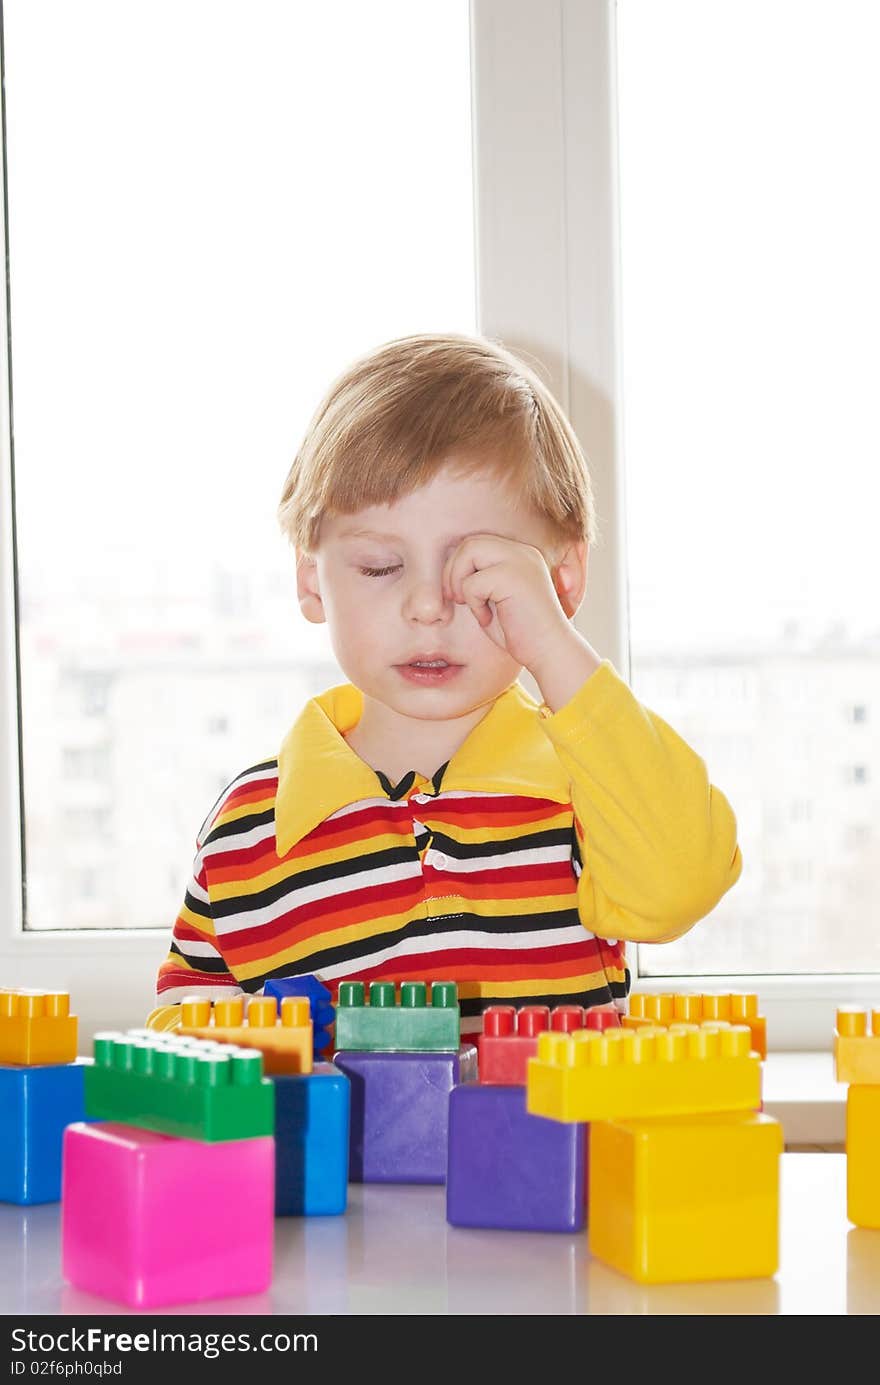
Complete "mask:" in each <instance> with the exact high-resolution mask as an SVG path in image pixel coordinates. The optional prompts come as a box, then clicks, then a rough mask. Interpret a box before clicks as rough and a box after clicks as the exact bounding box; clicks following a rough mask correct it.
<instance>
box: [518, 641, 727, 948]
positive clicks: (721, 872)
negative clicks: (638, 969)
mask: <svg viewBox="0 0 880 1385" xmlns="http://www.w3.org/2000/svg"><path fill="white" fill-rule="evenodd" d="M547 711H549V709H547ZM541 725H542V726H543V727H544V730H545V731H546V733H547V735H548V736H549V738H550V740H551V742H552V743H553V746H554V748H555V750H556V753H557V755H558V756H559V759H560V761H561V763H562V765H563V767H564V768H565V770H566V772H567V773H568V775H569V777H570V780H571V794H572V805H573V807H574V812H575V825H576V830H577V834H578V841H579V844H580V848H581V856H582V859H583V870H582V872H581V877H580V880H579V882H578V909H579V913H580V916H581V919H582V921H583V923H584V925H585V927H587V928H589V929H590V931H591V932H593V933H596V934H597V935H598V936H599V937H603V938H623V939H626V940H627V941H630V942H638V943H643V942H644V943H665V942H672V941H673V940H674V939H675V938H680V937H681V936H682V934H683V933H686V932H687V931H688V929H690V928H692V927H693V925H694V924H695V923H697V922H698V921H699V920H700V919H702V918H705V916H706V915H707V914H708V913H709V912H710V911H711V910H712V909H714V907H715V905H716V904H717V903H718V901H719V900H720V899H721V897H722V895H724V894H725V893H726V892H727V891H728V890H729V889H730V888H731V886H732V885H734V884H735V883H736V881H737V880H738V879H739V877H740V875H741V873H742V853H741V851H740V848H739V846H738V845H737V826H736V818H735V817H734V814H733V810H732V809H731V806H730V804H729V803H728V801H727V799H726V798H725V797H724V794H723V793H722V792H721V791H720V789H717V788H715V787H714V785H712V784H710V782H709V776H708V773H707V769H706V764H705V762H704V761H703V760H702V759H701V757H700V756H699V755H698V754H697V753H696V751H694V750H693V749H692V748H691V747H690V746H689V745H688V744H687V742H686V741H684V740H682V738H681V736H679V735H678V734H677V732H675V731H673V729H672V727H671V726H669V725H668V724H667V723H666V722H665V721H664V720H663V718H662V717H659V716H657V714H656V713H655V712H651V711H649V710H648V708H646V707H644V706H643V705H642V703H640V702H639V700H638V699H637V698H636V696H635V694H634V693H633V692H632V690H631V688H630V687H629V686H628V685H627V683H626V682H625V681H624V680H623V679H622V678H621V677H620V675H619V674H618V673H617V671H616V670H615V668H614V666H613V664H612V663H611V662H610V660H608V659H604V660H603V661H602V663H601V665H600V666H599V668H598V669H597V670H596V672H595V673H593V674H591V676H590V677H589V678H588V679H587V680H586V681H585V683H584V684H583V685H582V687H581V688H580V689H579V690H578V692H577V693H576V694H575V696H574V697H573V698H571V700H570V701H569V702H567V703H566V704H565V706H564V707H560V709H559V710H558V711H557V712H554V713H551V714H550V715H546V714H545V715H544V716H543V718H542V721H541Z"/></svg>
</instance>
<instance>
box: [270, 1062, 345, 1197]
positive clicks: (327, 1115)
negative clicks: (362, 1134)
mask: <svg viewBox="0 0 880 1385" xmlns="http://www.w3.org/2000/svg"><path fill="white" fill-rule="evenodd" d="M273 1082H274V1086H275V1213H276V1215H277V1216H283V1217H290V1216H294V1217H317V1216H333V1215H338V1214H339V1213H341V1212H344V1211H345V1208H346V1202H347V1199H348V1147H349V1132H350V1114H351V1083H350V1082H349V1080H348V1078H347V1077H346V1075H345V1073H344V1072H342V1071H341V1070H340V1069H339V1068H337V1067H336V1066H335V1064H334V1063H316V1064H315V1066H314V1069H313V1070H312V1072H310V1073H305V1074H303V1075H301V1076H298V1077H297V1076H290V1077H276V1078H273Z"/></svg>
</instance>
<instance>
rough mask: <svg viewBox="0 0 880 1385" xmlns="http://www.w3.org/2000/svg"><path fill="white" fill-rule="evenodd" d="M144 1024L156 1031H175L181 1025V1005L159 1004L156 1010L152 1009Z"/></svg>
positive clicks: (165, 1032)
mask: <svg viewBox="0 0 880 1385" xmlns="http://www.w3.org/2000/svg"><path fill="white" fill-rule="evenodd" d="M144 1025H145V1027H146V1028H147V1029H149V1030H151V1031H152V1032H154V1033H159V1034H168V1033H173V1032H174V1031H175V1030H177V1029H179V1028H180V1025H181V1016H180V1006H179V1005H157V1006H156V1008H155V1010H151V1011H150V1013H149V1014H148V1015H147V1018H146V1020H145V1021H144Z"/></svg>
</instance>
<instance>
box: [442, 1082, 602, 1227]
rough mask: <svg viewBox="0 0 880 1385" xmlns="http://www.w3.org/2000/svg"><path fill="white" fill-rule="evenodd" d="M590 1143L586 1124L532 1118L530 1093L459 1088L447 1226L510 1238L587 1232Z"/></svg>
mask: <svg viewBox="0 0 880 1385" xmlns="http://www.w3.org/2000/svg"><path fill="white" fill-rule="evenodd" d="M588 1143H589V1142H588V1140H587V1127H586V1126H585V1125H584V1124H582V1123H581V1124H578V1123H576V1122H570V1123H568V1122H562V1121H555V1120H550V1119H549V1118H548V1117H546V1116H533V1115H531V1114H530V1113H529V1112H528V1111H527V1110H526V1089H525V1087H515V1086H500V1085H499V1086H493V1085H486V1084H475V1085H473V1086H465V1087H455V1088H454V1089H453V1091H452V1092H451V1093H450V1097H449V1168H448V1171H447V1176H446V1220H447V1221H448V1222H449V1223H450V1224H451V1225H452V1226H484V1227H497V1228H502V1229H504V1230H506V1231H580V1230H582V1229H583V1227H584V1225H585V1221H586V1216H585V1209H586V1206H587V1178H588Z"/></svg>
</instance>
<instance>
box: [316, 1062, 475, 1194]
mask: <svg viewBox="0 0 880 1385" xmlns="http://www.w3.org/2000/svg"><path fill="white" fill-rule="evenodd" d="M333 1061H334V1063H335V1064H336V1066H337V1067H339V1068H341V1069H342V1071H343V1072H344V1073H347V1074H348V1076H349V1078H350V1079H351V1157H350V1163H349V1178H350V1179H351V1181H352V1182H353V1183H445V1181H446V1161H447V1157H448V1143H449V1093H450V1092H451V1091H452V1089H453V1087H455V1086H457V1085H458V1084H459V1083H462V1082H476V1080H477V1050H476V1048H475V1047H474V1046H473V1045H472V1044H463V1045H462V1046H461V1047H460V1048H459V1050H458V1053H370V1052H369V1051H356V1050H353V1049H348V1050H347V1051H345V1052H339V1053H336V1054H335V1055H334V1058H333Z"/></svg>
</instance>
